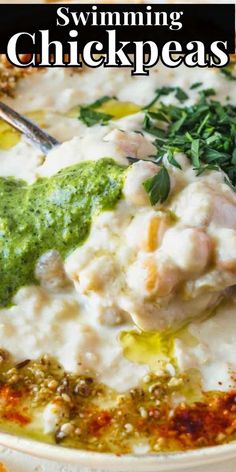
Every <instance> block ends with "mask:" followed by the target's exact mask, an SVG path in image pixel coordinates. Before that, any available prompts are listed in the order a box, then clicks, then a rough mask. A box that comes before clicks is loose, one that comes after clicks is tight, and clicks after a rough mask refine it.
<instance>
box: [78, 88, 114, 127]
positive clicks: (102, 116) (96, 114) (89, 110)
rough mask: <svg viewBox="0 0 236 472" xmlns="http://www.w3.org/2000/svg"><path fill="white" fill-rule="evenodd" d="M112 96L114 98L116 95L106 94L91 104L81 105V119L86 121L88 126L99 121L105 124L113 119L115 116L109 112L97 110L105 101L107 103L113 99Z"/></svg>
mask: <svg viewBox="0 0 236 472" xmlns="http://www.w3.org/2000/svg"><path fill="white" fill-rule="evenodd" d="M111 98H113V99H114V97H108V96H107V95H104V96H103V97H101V98H99V99H98V100H96V101H95V102H93V103H90V104H89V105H85V106H81V107H80V114H79V119H80V120H81V121H83V123H85V124H86V125H87V126H93V125H96V124H97V123H100V124H103V125H104V124H106V123H107V122H108V121H109V120H111V118H113V116H112V115H110V114H108V113H102V112H100V111H97V110H96V109H97V108H99V107H101V105H103V103H106V102H108V101H109V100H111Z"/></svg>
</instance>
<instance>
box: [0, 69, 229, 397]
mask: <svg viewBox="0 0 236 472" xmlns="http://www.w3.org/2000/svg"><path fill="white" fill-rule="evenodd" d="M198 81H200V82H203V84H204V87H207V88H209V87H213V88H215V89H216V90H217V99H219V100H221V101H223V102H224V101H225V99H226V96H227V95H230V97H231V102H232V103H236V88H235V86H234V83H233V82H230V81H227V80H226V79H225V78H224V77H223V75H221V74H220V73H219V72H217V71H214V70H212V69H204V70H202V69H196V68H194V69H186V68H184V67H180V68H177V69H175V70H174V71H173V70H169V69H164V68H163V67H159V68H158V69H157V70H155V69H154V70H152V71H150V77H149V78H147V77H131V76H130V71H129V70H125V69H120V70H119V71H114V70H111V69H104V70H103V69H101V70H100V71H99V74H97V71H96V70H88V71H86V72H85V73H82V74H81V73H73V72H70V71H68V70H65V69H49V70H47V71H41V72H39V73H35V74H33V75H32V76H30V77H28V78H25V79H24V80H22V81H21V82H20V83H19V87H18V91H17V97H16V98H15V99H14V101H13V100H12V99H7V100H6V101H7V102H8V103H9V104H10V105H13V106H14V107H15V108H16V109H17V110H19V111H20V112H32V111H35V110H43V111H44V114H45V125H46V128H47V130H48V131H49V132H50V133H51V134H53V135H54V136H55V137H56V138H57V139H59V140H60V141H62V142H64V143H63V144H62V145H61V146H59V147H58V148H57V149H55V150H53V151H51V153H49V154H48V156H47V157H46V159H45V160H44V161H43V158H42V155H41V153H40V152H39V151H37V150H36V149H35V148H34V147H33V146H32V145H31V144H30V143H28V142H27V140H26V139H25V138H22V139H21V140H20V142H19V143H18V144H17V145H16V146H15V147H14V148H12V149H10V150H9V151H0V162H1V165H0V175H2V176H7V175H10V176H15V177H18V178H19V177H20V178H23V179H25V180H27V181H28V182H29V183H31V182H33V181H34V180H35V179H37V178H38V177H39V176H50V175H53V174H54V173H56V172H57V171H58V170H60V169H61V168H64V167H67V166H68V165H71V164H75V163H76V162H80V161H81V160H85V159H99V158H101V157H104V156H106V157H113V158H115V159H116V160H117V161H118V162H120V163H123V164H125V163H127V160H126V157H125V156H127V154H128V155H133V156H134V157H135V156H136V157H147V156H148V155H150V154H151V153H152V144H151V141H150V138H148V137H145V138H141V137H140V135H136V139H134V138H135V136H134V135H135V133H134V131H135V130H137V129H138V128H139V127H140V123H141V121H142V113H138V114H136V115H132V116H129V117H126V118H122V119H120V120H117V121H111V122H110V123H109V124H108V125H107V126H99V125H97V126H94V127H92V128H87V127H86V126H85V125H84V124H83V123H81V121H79V120H78V119H77V118H70V117H68V116H66V114H67V112H68V111H69V110H70V109H71V108H72V107H74V106H75V105H78V104H82V103H86V104H87V103H90V102H92V101H94V100H95V99H97V98H100V97H101V96H103V95H110V96H113V95H115V96H117V98H118V99H119V100H124V101H126V100H128V101H133V102H134V103H137V104H140V105H145V104H147V103H148V102H149V101H151V100H152V98H153V96H154V92H155V89H156V88H158V87H161V86H163V85H165V86H180V87H182V88H183V89H184V90H186V91H187V93H188V94H189V100H188V101H187V102H186V104H187V105H188V104H192V103H194V102H195V101H196V99H197V96H198V91H197V90H188V89H189V87H190V86H191V84H192V83H193V82H198ZM163 101H164V102H165V103H167V104H168V103H174V104H175V103H176V104H179V102H178V101H177V100H176V98H175V97H174V95H173V94H170V95H168V96H166V97H163ZM120 130H124V131H125V132H126V135H125V138H124V139H123V136H122V135H120V134H119V133H121V131H120ZM131 144H132V146H131V147H130V145H131ZM140 153H141V155H140ZM178 159H179V160H180V161H181V164H182V166H183V168H184V172H181V171H179V170H178V169H176V168H174V167H172V166H169V165H168V163H166V165H167V166H168V169H169V172H170V176H171V188H172V190H171V192H172V199H171V203H170V207H169V209H170V210H172V211H174V212H175V213H176V214H177V216H178V217H179V220H180V223H179V224H178V225H176V228H175V229H172V230H171V229H169V231H166V232H165V230H166V228H165V221H164V220H163V228H164V229H163V234H164V236H163V242H162V247H161V250H160V251H159V248H158V249H157V251H156V252H155V256H153V255H151V256H150V255H148V254H147V252H145V251H146V250H144V249H143V246H142V245H144V246H145V244H146V243H147V228H148V225H149V223H150V221H152V219H153V218H154V216H156V213H157V210H158V208H156V209H155V211H154V209H153V208H152V207H151V206H150V203H149V201H148V197H147V194H146V193H145V191H144V189H143V187H142V182H143V180H145V178H147V177H149V176H150V175H153V173H154V172H156V168H155V170H154V169H152V168H151V167H150V165H149V167H145V164H142V167H140V168H139V167H138V166H136V167H134V170H133V172H134V174H135V175H133V178H132V179H130V182H129V185H128V184H127V185H126V188H125V196H126V198H125V200H124V201H123V202H121V203H120V204H119V205H118V207H117V209H116V210H115V211H113V212H107V213H104V214H102V215H100V216H99V217H98V218H97V219H96V220H95V222H94V224H93V227H92V230H91V234H90V237H89V238H88V241H87V242H86V244H85V245H84V246H83V247H82V248H80V249H79V250H78V251H75V253H73V254H72V255H71V256H70V258H68V260H67V261H66V270H67V274H68V276H69V278H70V279H71V280H73V282H74V287H73V288H70V289H69V290H65V291H64V293H60V292H53V291H50V290H48V291H46V290H45V289H44V290H42V289H41V288H38V287H27V288H24V289H21V290H20V291H19V293H18V294H17V295H16V298H15V303H16V304H15V305H14V306H13V307H11V308H9V309H4V310H1V311H0V346H1V347H3V348H5V349H7V350H9V351H10V352H11V353H12V355H13V356H14V358H15V359H16V360H17V361H18V360H19V361H20V360H23V359H25V358H37V357H38V356H40V355H42V354H44V353H45V352H47V353H48V354H51V355H53V356H55V357H57V358H58V360H59V362H60V363H61V364H62V365H63V367H64V368H65V369H66V370H68V371H73V372H86V371H94V370H95V371H96V375H97V378H98V379H99V380H100V381H102V382H104V383H106V384H107V385H110V386H111V387H113V388H116V389H117V390H119V391H124V390H126V389H128V388H130V387H131V386H134V385H137V384H138V382H139V381H140V379H141V378H142V377H143V376H144V374H145V372H147V370H148V366H145V365H141V364H140V365H138V364H137V365H135V366H134V365H133V364H132V363H131V362H129V361H128V360H127V359H125V358H124V356H123V354H122V350H121V347H120V344H119V342H118V335H119V332H120V330H124V329H131V328H132V327H133V326H134V325H133V323H132V321H131V319H130V318H129V315H128V314H124V311H125V312H128V313H130V314H131V315H132V317H133V320H134V321H135V322H136V323H137V324H138V325H139V326H142V327H144V328H147V329H156V328H158V327H163V326H165V324H166V323H167V324H168V325H171V324H173V323H175V322H176V321H186V319H185V318H186V316H187V314H189V312H192V313H193V314H194V310H195V308H196V310H195V311H196V314H197V313H198V312H199V310H200V311H201V309H202V310H204V309H207V308H209V307H212V306H214V304H215V303H217V302H218V301H219V299H220V298H221V296H222V290H223V289H224V288H225V287H228V286H230V285H233V284H235V283H236V274H235V275H232V274H230V275H229V274H228V272H227V270H226V269H224V267H225V266H224V265H225V264H226V263H228V262H230V263H231V262H232V260H233V261H236V197H235V195H234V194H233V192H232V191H231V190H230V189H229V188H228V187H227V186H226V185H225V184H224V183H223V176H222V175H221V174H220V173H217V172H214V173H213V172H212V173H211V174H208V175H206V176H204V177H202V178H198V179H196V177H195V175H194V172H193V170H192V169H191V167H190V166H189V164H188V163H187V162H186V159H185V157H184V156H182V155H180V156H178ZM140 169H141V170H140ZM127 182H128V178H127ZM216 182H217V186H216ZM159 210H161V208H159ZM206 225H207V231H206V233H207V237H209V238H211V239H214V241H217V244H218V246H219V251H218V257H219V266H218V268H215V269H214V270H212V271H208V272H207V273H205V272H204V267H205V265H206V261H205V259H207V255H206V254H205V253H204V251H202V247H203V245H204V244H205V243H204V244H202V238H204V237H205V236H203V235H202V233H201V234H200V236H199V233H196V231H195V230H197V231H200V230H201V231H202V230H203V229H204V231H205V227H206ZM185 227H188V231H189V232H188V234H187V233H184V237H183V232H182V231H183V230H184V229H185ZM222 228H224V231H226V230H227V231H229V230H231V233H229V232H227V231H226V232H225V233H222ZM190 229H191V231H192V229H194V231H193V232H192V233H191V231H190ZM161 231H162V230H161ZM171 231H172V233H171ZM232 231H233V234H232ZM190 233H191V234H193V236H191V237H190V236H189V234H190ZM204 234H205V233H204ZM137 235H139V237H137ZM161 237H162V236H161ZM198 237H199V238H200V239H198ZM227 238H228V240H229V244H227V241H226V242H225V239H226V240H227ZM124 241H125V244H124ZM199 241H200V242H201V244H199ZM140 245H141V246H142V247H140ZM199 247H200V249H201V252H198V253H197V254H196V251H197V250H199ZM176 248H177V249H176ZM226 248H227V250H226ZM158 251H159V252H158ZM96 252H97V253H99V257H98V255H97V254H96ZM154 258H155V260H156V261H157V267H158V268H159V267H161V268H162V269H163V274H164V275H163V280H166V281H167V283H166V284H164V286H161V287H160V290H162V292H163V291H164V294H165V297H164V302H161V304H163V306H162V312H161V314H160V310H159V312H158V313H159V315H158V316H159V318H158V317H157V316H156V315H155V313H156V312H155V310H156V308H155V310H154V308H153V306H152V304H151V303H146V301H145V296H146V295H145V294H143V286H142V283H143V270H144V269H143V261H144V262H145V264H146V262H149V259H152V260H153V259H154ZM195 258H197V259H198V261H199V260H200V261H201V264H202V271H203V273H201V270H200V273H199V274H198V273H197V278H196V277H195V275H196V271H197V272H198V266H199V264H196V259H195ZM199 258H200V259H199ZM220 264H221V265H220ZM77 272H79V276H80V277H79V282H78V280H77V279H76V278H77ZM180 272H181V274H183V273H184V274H185V275H184V280H186V287H185V290H186V293H187V297H188V296H189V293H191V294H192V295H191V297H190V301H188V300H182V299H179V300H178V299H176V298H174V297H173V300H172V299H171V294H169V293H168V290H169V288H171V287H172V285H173V287H174V285H175V283H176V280H177V281H178V280H179V277H180V275H179V274H180ZM124 274H125V275H124ZM192 274H194V277H193V276H192ZM98 276H99V277H100V279H102V282H103V283H104V289H103V290H102V291H97V290H94V288H93V287H94V286H95V285H96V284H97V278H98ZM144 277H146V276H145V275H144ZM165 277H166V279H165ZM181 277H182V275H181ZM99 283H101V280H99ZM93 284H94V285H93ZM92 285H93V287H92ZM209 286H210V287H213V288H214V290H213V291H212V290H211V291H210V292H209V290H207V289H206V287H209ZM91 287H92V288H91ZM167 289H168V290H167ZM158 290H159V289H158ZM165 290H167V292H166V293H165ZM114 300H115V302H116V303H114ZM166 300H167V301H166ZM234 313H235V308H234V305H233V301H232V305H231V306H230V307H229V308H228V309H227V310H226V311H225V310H223V309H222V308H220V309H219V310H218V311H217V313H216V315H215V316H214V317H212V318H211V319H209V320H207V321H201V322H194V323H192V324H191V325H190V327H189V331H190V332H191V334H192V335H193V336H194V337H195V338H196V343H195V345H194V347H193V346H188V344H186V343H184V342H183V341H181V340H177V341H176V357H177V360H178V364H179V367H180V369H181V370H185V369H188V368H198V369H199V370H200V371H201V372H202V376H203V387H204V388H205V389H225V388H230V386H231V385H232V380H231V378H230V375H231V371H232V370H236V361H235V360H234V346H235V342H236V326H234V324H235V322H234V319H235V317H234ZM120 314H121V317H123V316H124V318H125V319H124V321H123V324H121V325H120V326H119V325H116V324H115V322H114V325H113V326H111V325H112V324H113V321H114V319H115V318H116V317H117V316H118V317H119V316H120ZM109 316H110V318H111V320H112V323H110V321H109V322H108V321H107V319H108V318H109ZM104 320H105V321H104ZM219 382H221V383H222V384H219Z"/></svg>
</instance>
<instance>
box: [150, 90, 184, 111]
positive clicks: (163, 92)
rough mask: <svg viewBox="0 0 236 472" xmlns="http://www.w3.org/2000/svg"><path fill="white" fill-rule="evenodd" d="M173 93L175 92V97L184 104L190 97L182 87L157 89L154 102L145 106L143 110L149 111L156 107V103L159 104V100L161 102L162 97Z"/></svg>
mask: <svg viewBox="0 0 236 472" xmlns="http://www.w3.org/2000/svg"><path fill="white" fill-rule="evenodd" d="M172 92H175V97H176V98H177V99H178V100H179V101H180V102H184V101H185V100H187V98H188V95H187V94H186V93H185V92H184V90H183V89H181V88H180V87H161V88H158V89H156V91H155V94H156V95H155V97H154V98H153V100H152V101H151V102H149V103H148V104H147V105H145V107H143V109H144V110H148V109H149V108H151V107H152V106H153V105H155V103H156V102H157V100H159V98H160V97H163V96H166V95H169V94H170V93H172Z"/></svg>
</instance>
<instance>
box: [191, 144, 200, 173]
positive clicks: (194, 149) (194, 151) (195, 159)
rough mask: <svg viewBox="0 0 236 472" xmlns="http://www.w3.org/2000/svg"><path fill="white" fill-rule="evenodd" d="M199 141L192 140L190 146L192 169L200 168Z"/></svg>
mask: <svg viewBox="0 0 236 472" xmlns="http://www.w3.org/2000/svg"><path fill="white" fill-rule="evenodd" d="M199 143H200V141H199V139H193V140H192V144H191V157H192V163H193V167H195V168H199V167H200V160H199Z"/></svg>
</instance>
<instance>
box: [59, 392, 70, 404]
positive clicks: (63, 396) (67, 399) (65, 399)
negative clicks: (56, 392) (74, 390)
mask: <svg viewBox="0 0 236 472" xmlns="http://www.w3.org/2000/svg"><path fill="white" fill-rule="evenodd" d="M61 398H62V399H63V400H64V401H65V402H67V403H70V397H69V395H67V393H62V394H61Z"/></svg>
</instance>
